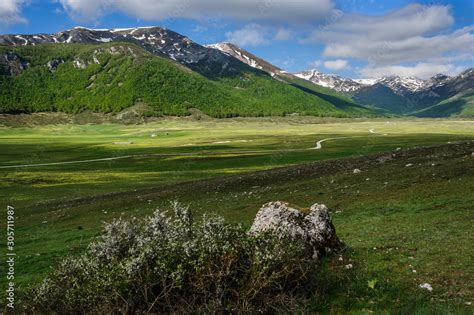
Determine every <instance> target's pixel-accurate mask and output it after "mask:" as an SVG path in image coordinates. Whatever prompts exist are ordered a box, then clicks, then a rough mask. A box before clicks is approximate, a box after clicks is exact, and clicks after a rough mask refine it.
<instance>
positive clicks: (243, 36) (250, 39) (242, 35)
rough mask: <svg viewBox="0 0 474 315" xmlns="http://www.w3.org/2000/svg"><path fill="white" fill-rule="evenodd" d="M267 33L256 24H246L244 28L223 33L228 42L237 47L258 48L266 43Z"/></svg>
mask: <svg viewBox="0 0 474 315" xmlns="http://www.w3.org/2000/svg"><path fill="white" fill-rule="evenodd" d="M266 34H267V31H266V29H265V28H264V27H262V26H261V25H258V24H254V23H252V24H247V25H246V26H245V27H243V28H241V29H239V30H235V31H232V32H227V33H225V36H226V38H227V41H228V42H231V43H233V44H236V45H238V46H254V47H255V46H260V45H265V44H267V43H268V40H267V39H266V38H265V36H266Z"/></svg>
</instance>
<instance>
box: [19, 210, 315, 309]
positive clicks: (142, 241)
mask: <svg viewBox="0 0 474 315" xmlns="http://www.w3.org/2000/svg"><path fill="white" fill-rule="evenodd" d="M174 212H175V213H174V216H169V215H167V214H166V213H164V212H160V211H156V212H155V213H154V215H153V216H151V217H148V218H145V219H143V220H138V219H133V220H130V221H125V220H122V219H118V220H115V221H114V222H112V223H110V224H108V225H107V226H106V227H105V230H104V232H103V234H102V235H101V236H100V237H98V238H97V239H96V240H95V241H94V242H93V243H92V244H90V246H89V248H88V249H87V251H86V252H85V253H84V254H83V255H81V256H80V257H71V258H67V259H65V260H64V261H62V262H61V263H59V264H58V265H57V266H56V267H55V269H54V271H53V272H52V273H51V274H50V275H49V276H48V277H47V278H46V279H44V281H43V282H42V283H40V284H39V285H37V286H35V287H34V288H31V289H30V292H28V299H25V301H24V303H25V305H26V309H27V310H30V311H34V312H39V313H83V312H86V313H109V312H120V313H136V312H138V313H141V312H160V313H163V312H165V313H174V312H178V313H182V312H222V311H272V310H273V311H276V310H280V311H281V310H285V309H287V310H290V308H291V307H292V305H294V303H295V301H297V300H298V299H296V297H298V296H299V295H300V294H304V292H305V291H306V290H305V289H307V288H308V286H309V285H311V277H312V275H314V274H315V268H316V265H317V264H316V262H315V261H314V260H313V259H312V251H310V250H308V248H306V245H304V244H302V243H301V242H297V241H294V240H291V239H289V238H286V237H284V236H281V235H280V236H279V235H276V234H275V233H272V232H268V233H261V234H258V235H255V234H249V233H247V232H246V230H245V229H243V228H242V227H241V226H238V225H229V224H226V223H225V222H224V220H223V219H222V218H219V217H210V216H207V215H204V216H203V217H202V220H199V221H194V219H193V216H192V213H191V212H190V211H189V209H188V208H186V207H183V206H181V205H179V204H177V203H175V204H174Z"/></svg>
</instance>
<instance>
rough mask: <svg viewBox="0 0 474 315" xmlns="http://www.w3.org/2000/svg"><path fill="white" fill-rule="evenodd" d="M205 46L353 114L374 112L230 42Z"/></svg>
mask: <svg viewBox="0 0 474 315" xmlns="http://www.w3.org/2000/svg"><path fill="white" fill-rule="evenodd" d="M206 47H209V48H214V49H217V50H220V51H222V52H223V53H225V54H228V55H230V56H233V57H235V58H237V59H239V60H240V61H242V62H244V63H246V64H247V65H249V66H251V67H253V68H256V69H260V70H262V71H265V72H267V73H268V74H270V75H271V76H272V77H273V78H275V79H276V80H279V81H281V82H285V83H288V84H290V85H292V86H294V87H296V88H298V89H300V90H301V91H304V92H306V93H309V94H311V95H315V96H317V97H319V98H322V99H324V100H326V101H327V102H329V103H331V104H333V105H335V106H336V107H337V108H339V109H341V110H344V111H345V112H349V113H352V114H355V115H373V114H374V113H373V112H371V111H370V110H368V109H367V108H365V107H363V106H361V105H359V104H357V103H356V102H354V101H353V100H352V99H351V98H349V97H347V96H346V95H344V94H342V93H338V92H337V91H334V90H332V89H329V88H326V87H322V86H319V85H315V84H312V83H311V82H310V81H308V80H307V78H301V77H299V76H297V75H294V74H291V73H288V72H286V71H284V70H281V69H280V68H279V67H277V66H275V65H273V64H271V63H270V62H268V61H266V60H264V59H262V58H260V57H258V56H256V55H254V54H252V53H250V52H248V51H247V50H245V49H242V48H240V47H238V46H237V45H235V44H231V43H219V44H213V45H208V46H206Z"/></svg>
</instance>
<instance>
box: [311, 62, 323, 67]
mask: <svg viewBox="0 0 474 315" xmlns="http://www.w3.org/2000/svg"><path fill="white" fill-rule="evenodd" d="M308 64H309V66H310V67H312V68H319V67H320V66H321V65H322V64H323V61H322V60H314V61H311V62H309V63H308Z"/></svg>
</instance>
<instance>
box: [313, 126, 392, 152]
mask: <svg viewBox="0 0 474 315" xmlns="http://www.w3.org/2000/svg"><path fill="white" fill-rule="evenodd" d="M369 132H370V133H371V134H376V135H382V134H379V133H377V132H375V129H370V130H369ZM383 135H384V136H387V134H386V133H385V134H383ZM366 137H370V136H348V137H337V138H326V139H322V140H319V141H318V142H316V146H315V147H314V148H313V149H314V150H321V149H322V148H323V146H322V144H323V142H326V141H330V140H339V139H352V138H366Z"/></svg>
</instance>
